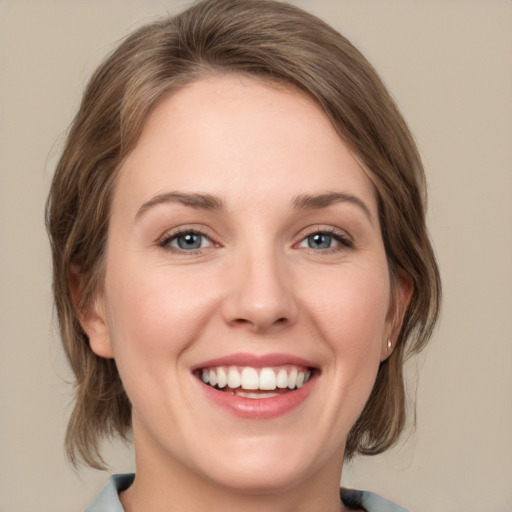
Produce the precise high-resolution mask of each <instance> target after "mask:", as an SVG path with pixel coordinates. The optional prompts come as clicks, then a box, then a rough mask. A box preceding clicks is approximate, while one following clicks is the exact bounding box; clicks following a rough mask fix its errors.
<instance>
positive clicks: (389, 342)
mask: <svg viewBox="0 0 512 512" xmlns="http://www.w3.org/2000/svg"><path fill="white" fill-rule="evenodd" d="M390 350H391V340H388V352H389V351H390Z"/></svg>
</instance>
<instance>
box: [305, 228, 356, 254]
mask: <svg viewBox="0 0 512 512" xmlns="http://www.w3.org/2000/svg"><path fill="white" fill-rule="evenodd" d="M315 235H326V236H329V237H331V238H332V239H333V240H335V241H336V242H338V243H339V246H335V247H328V248H325V249H314V248H312V247H305V249H307V250H309V251H312V252H315V253H318V252H324V253H331V252H338V251H344V250H347V249H353V248H354V241H353V240H352V239H351V238H350V237H349V236H347V235H346V234H344V233H341V232H340V231H338V230H336V229H333V228H327V229H318V228H314V229H311V231H309V232H308V233H306V234H305V235H304V236H303V237H302V238H301V240H300V242H299V244H301V243H303V242H306V241H307V239H308V238H311V237H313V236H315Z"/></svg>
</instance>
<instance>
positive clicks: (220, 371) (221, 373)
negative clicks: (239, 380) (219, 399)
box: [217, 367, 228, 389]
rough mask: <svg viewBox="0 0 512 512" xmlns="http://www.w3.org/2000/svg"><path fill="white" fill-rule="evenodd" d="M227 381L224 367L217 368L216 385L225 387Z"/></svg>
mask: <svg viewBox="0 0 512 512" xmlns="http://www.w3.org/2000/svg"><path fill="white" fill-rule="evenodd" d="M227 383H228V376H227V374H226V371H225V370H224V368H222V367H221V368H217V386H219V388H221V389H222V388H225V387H226V385H227Z"/></svg>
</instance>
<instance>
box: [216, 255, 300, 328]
mask: <svg viewBox="0 0 512 512" xmlns="http://www.w3.org/2000/svg"><path fill="white" fill-rule="evenodd" d="M228 274H229V275H230V278H231V279H230V282H231V286H230V287H229V292H228V294H227V295H226V296H225V298H224V302H223V307H222V312H223V316H224V320H225V321H226V322H227V323H228V324H229V325H231V326H235V327H240V328H246V329H248V330H250V331H252V332H259V333H262V332H267V331H269V330H273V329H276V328H280V327H284V326H287V325H292V324H293V323H295V321H296V319H297V303H296V301H295V296H294V293H293V288H294V282H293V277H292V275H291V272H290V269H289V268H288V266H287V264H286V261H285V257H284V256H282V257H281V258H279V256H278V255H277V254H275V251H272V250H268V251H265V254H262V251H258V253H253V254H250V255H245V256H241V257H240V258H238V259H237V261H236V262H235V263H234V265H233V266H232V268H231V269H230V271H229V272H228Z"/></svg>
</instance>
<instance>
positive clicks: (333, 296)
mask: <svg viewBox="0 0 512 512" xmlns="http://www.w3.org/2000/svg"><path fill="white" fill-rule="evenodd" d="M310 284H311V286H307V285H306V286H307V288H308V289H309V290H312V291H313V292H314V293H313V292H310V293H308V294H307V295H306V296H307V301H308V307H307V308H306V309H307V310H308V311H310V312H311V314H312V316H313V318H314V321H315V323H316V324H317V326H319V328H320V329H321V330H322V332H323V335H324V338H325V339H326V340H328V341H329V343H330V344H331V347H332V349H333V350H339V351H342V352H346V353H347V354H350V353H352V354H354V355H356V354H361V355H365V354H366V355H368V350H372V349H376V350H378V351H380V346H381V342H382V339H383V337H384V336H385V333H386V326H387V318H388V313H389V308H390V297H391V296H390V282H389V277H388V272H387V265H385V264H381V265H378V266H374V267H372V268H366V267H361V268H357V267H355V268H354V267H352V268H351V269H350V270H349V269H339V272H334V273H332V274H331V275H326V276H325V277H323V278H322V277H321V276H320V278H319V276H316V282H315V283H310ZM313 285H314V286H313Z"/></svg>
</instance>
